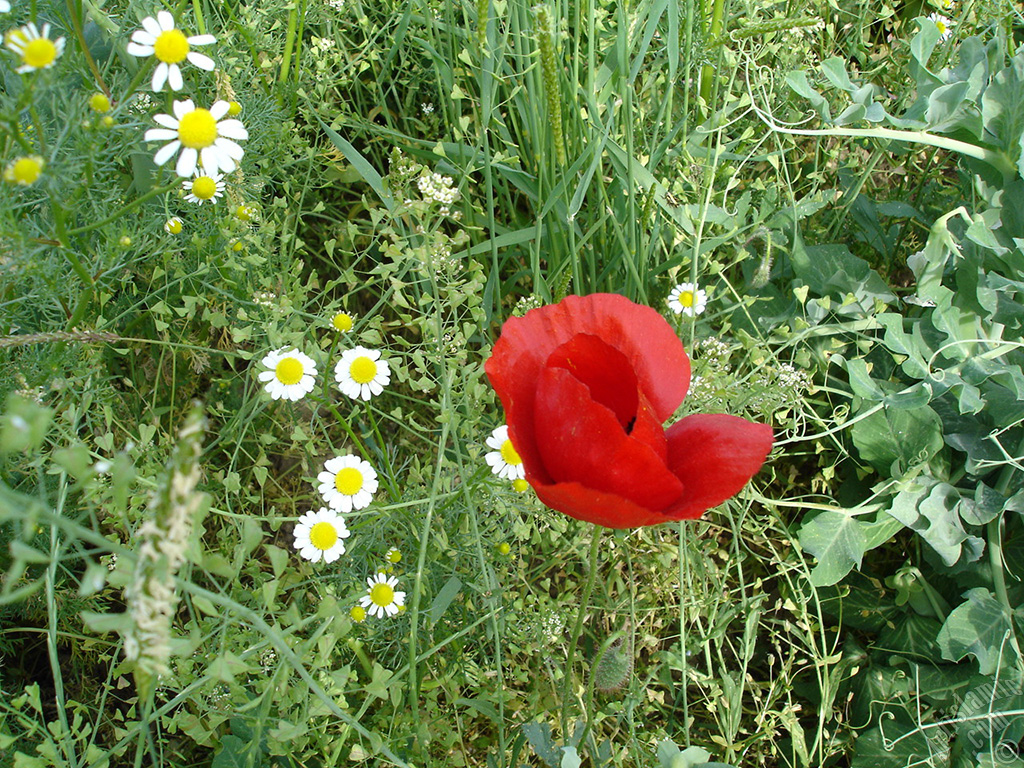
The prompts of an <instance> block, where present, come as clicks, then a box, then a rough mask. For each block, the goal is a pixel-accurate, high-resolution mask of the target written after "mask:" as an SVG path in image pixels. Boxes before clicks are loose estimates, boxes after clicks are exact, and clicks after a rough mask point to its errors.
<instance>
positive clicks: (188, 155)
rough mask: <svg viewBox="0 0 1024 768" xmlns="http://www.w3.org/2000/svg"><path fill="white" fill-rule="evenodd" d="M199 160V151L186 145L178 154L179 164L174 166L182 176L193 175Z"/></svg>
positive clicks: (175, 170) (176, 171)
mask: <svg viewBox="0 0 1024 768" xmlns="http://www.w3.org/2000/svg"><path fill="white" fill-rule="evenodd" d="M198 162H199V153H198V152H197V151H196V150H195V149H193V148H192V147H185V148H184V149H182V150H181V154H180V155H178V164H177V165H175V166H174V172H175V173H176V174H178V175H179V176H182V177H185V176H191V175H192V174H193V173H194V172H195V170H196V164H197V163H198Z"/></svg>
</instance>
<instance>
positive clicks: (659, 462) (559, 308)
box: [485, 293, 772, 528]
mask: <svg viewBox="0 0 1024 768" xmlns="http://www.w3.org/2000/svg"><path fill="white" fill-rule="evenodd" d="M485 370H486V371H487V377H488V378H489V379H490V380H491V385H492V386H493V387H494V389H495V391H496V392H497V393H498V397H499V398H500V399H501V403H502V405H503V406H504V407H505V421H506V422H507V424H508V430H509V439H510V440H511V441H512V445H513V446H515V449H516V451H517V452H518V453H519V455H520V456H521V457H522V460H523V466H524V468H525V470H526V479H527V481H529V483H530V485H532V486H533V488H534V490H535V491H536V492H537V496H538V497H539V498H540V500H541V501H543V502H544V503H545V504H547V505H548V506H549V507H551V508H552V509H556V510H558V511H559V512H564V513H565V514H567V515H570V516H572V517H575V518H577V519H579V520H586V521H589V522H592V523H597V524H598V525H603V526H606V527H608V528H636V527H639V526H642V525H654V524H655V523H664V522H667V521H669V520H682V519H689V518H696V517H700V516H701V514H703V512H704V511H705V510H707V509H710V508H711V507H714V506H716V505H718V504H720V503H722V502H723V501H725V500H726V499H728V498H729V497H730V496H733V495H735V494H736V493H738V492H739V490H740V489H741V488H742V487H743V486H744V485H746V483H747V481H748V480H750V478H751V477H753V476H754V474H755V473H756V472H757V471H758V470H759V469H760V468H761V465H762V464H763V463H764V460H765V457H767V455H768V451H769V450H771V447H772V431H771V428H770V427H768V426H767V425H765V424H755V423H753V422H750V421H747V420H746V419H741V418H738V417H736V416H727V415H725V414H693V415H691V416H686V417H684V418H683V419H680V420H679V421H678V422H676V423H675V424H673V425H672V426H671V427H669V428H668V429H667V430H666V429H664V428H663V427H662V424H663V423H664V422H665V420H666V419H668V418H669V417H670V416H671V415H672V414H673V413H674V412H675V410H676V408H678V407H679V404H680V403H681V402H682V401H683V397H685V395H686V390H687V389H688V388H689V386H690V361H689V358H687V356H686V351H685V350H684V349H683V344H682V342H681V341H680V340H679V337H678V336H677V335H676V333H675V331H673V330H672V328H671V326H669V324H668V323H667V322H666V321H665V318H663V317H662V316H661V315H660V314H658V313H657V312H656V311H655V310H653V309H651V308H650V307H643V306H640V305H638V304H634V303H633V302H631V301H630V300H629V299H627V298H625V297H623V296H618V295H615V294H607V293H599V294H593V295H591V296H568V297H566V298H565V300H563V301H561V302H559V303H558V304H552V305H549V306H545V307H541V308H539V309H534V310H532V311H530V312H527V313H526V315H525V316H523V317H513V318H510V319H509V320H508V322H506V323H505V325H504V327H503V328H502V329H501V337H500V338H499V339H498V341H497V343H495V345H494V353H493V354H492V355H491V357H490V359H489V360H488V361H487V363H486V366H485Z"/></svg>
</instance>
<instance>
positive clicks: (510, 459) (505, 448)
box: [501, 440, 523, 466]
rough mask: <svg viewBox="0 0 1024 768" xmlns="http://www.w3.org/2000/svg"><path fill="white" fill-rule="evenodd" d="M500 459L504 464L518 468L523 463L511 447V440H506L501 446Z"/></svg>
mask: <svg viewBox="0 0 1024 768" xmlns="http://www.w3.org/2000/svg"><path fill="white" fill-rule="evenodd" d="M501 458H502V460H503V461H504V462H505V463H506V464H510V465H512V466H518V465H519V464H522V463H523V459H522V457H520V455H519V452H518V451H517V450H516V449H515V448H514V447H512V441H511V440H506V441H505V442H504V443H502V444H501Z"/></svg>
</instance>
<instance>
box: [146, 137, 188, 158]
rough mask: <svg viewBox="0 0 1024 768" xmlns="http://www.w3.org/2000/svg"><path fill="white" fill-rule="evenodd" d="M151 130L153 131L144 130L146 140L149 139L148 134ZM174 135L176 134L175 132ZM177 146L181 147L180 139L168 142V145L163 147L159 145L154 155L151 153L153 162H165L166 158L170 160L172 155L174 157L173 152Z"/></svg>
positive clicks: (176, 149)
mask: <svg viewBox="0 0 1024 768" xmlns="http://www.w3.org/2000/svg"><path fill="white" fill-rule="evenodd" d="M152 132H153V131H147V132H146V140H147V141H149V140H150V139H149V134H150V133H152ZM175 135H177V134H175ZM161 140H162V139H161ZM179 147H181V142H180V141H172V142H171V143H170V144H168V145H166V146H164V147H161V148H160V150H159V151H158V152H157V153H156V154H155V155H153V162H154V163H156V164H157V165H163V164H165V163H166V162H167V161H168V160H170V159H171V158H172V157H174V153H175V152H177V151H178V148H179Z"/></svg>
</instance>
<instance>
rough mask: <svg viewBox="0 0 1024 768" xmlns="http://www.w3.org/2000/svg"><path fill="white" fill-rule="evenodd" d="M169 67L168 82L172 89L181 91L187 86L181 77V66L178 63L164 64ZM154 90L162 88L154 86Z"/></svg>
mask: <svg viewBox="0 0 1024 768" xmlns="http://www.w3.org/2000/svg"><path fill="white" fill-rule="evenodd" d="M164 66H166V67H167V84H168V85H170V86H171V90H172V91H180V90H181V89H182V88H184V87H185V81H184V80H183V79H182V77H181V67H179V66H178V65H177V64H170V65H164ZM153 90H154V91H158V90H160V89H159V88H154V89H153Z"/></svg>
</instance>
